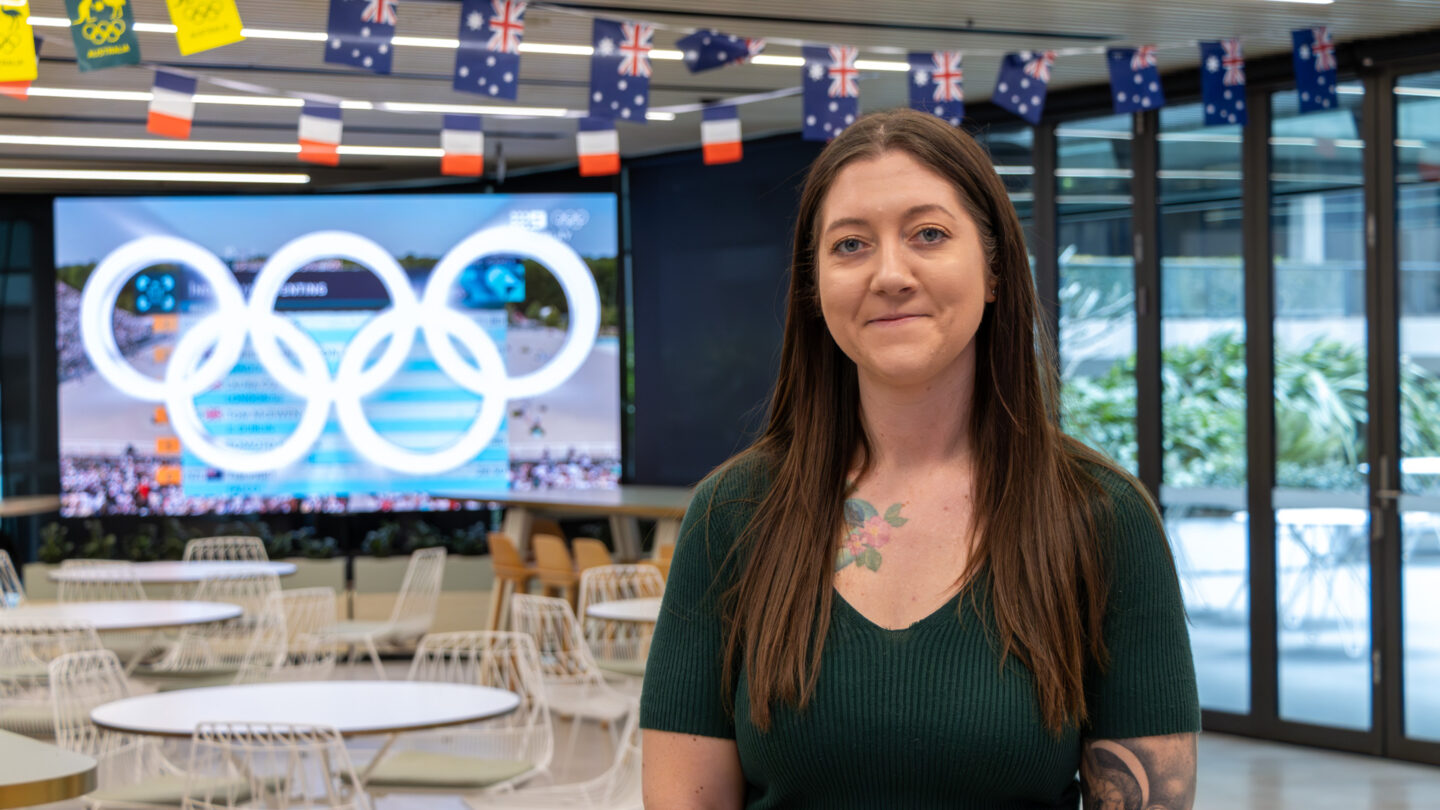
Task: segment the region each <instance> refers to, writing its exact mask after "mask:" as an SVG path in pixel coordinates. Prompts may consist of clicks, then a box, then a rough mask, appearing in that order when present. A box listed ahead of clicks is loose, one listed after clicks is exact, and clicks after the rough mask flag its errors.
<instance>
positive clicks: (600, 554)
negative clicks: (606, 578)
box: [571, 537, 614, 572]
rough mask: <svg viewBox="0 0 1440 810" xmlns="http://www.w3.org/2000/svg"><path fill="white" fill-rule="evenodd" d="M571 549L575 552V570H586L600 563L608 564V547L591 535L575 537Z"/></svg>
mask: <svg viewBox="0 0 1440 810" xmlns="http://www.w3.org/2000/svg"><path fill="white" fill-rule="evenodd" d="M571 550H572V551H573V552H574V553H575V570H577V571H581V572H584V571H588V570H589V569H591V568H597V567H599V566H602V565H610V564H611V563H612V562H614V561H613V560H611V559H610V549H608V548H606V547H605V544H604V543H602V542H600V541H599V540H596V539H595V538H593V537H577V538H575V542H574V544H573V545H572V546H571Z"/></svg>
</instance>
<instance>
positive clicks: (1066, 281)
mask: <svg viewBox="0 0 1440 810" xmlns="http://www.w3.org/2000/svg"><path fill="white" fill-rule="evenodd" d="M1131 126H1132V117H1131V116H1129V115H1108V116H1103V117H1100V118H1090V119H1085V120H1081V121H1072V122H1067V123H1064V124H1061V125H1059V126H1058V127H1057V128H1056V130H1055V136H1056V149H1057V155H1056V170H1055V184H1056V187H1055V192H1056V206H1057V208H1058V212H1057V213H1058V222H1057V225H1058V232H1059V239H1058V243H1057V246H1058V249H1059V264H1060V372H1061V381H1062V383H1063V385H1064V388H1063V392H1062V400H1063V403H1062V405H1063V407H1062V411H1063V424H1064V427H1065V430H1066V432H1068V433H1070V434H1071V435H1072V436H1075V437H1076V438H1078V439H1080V440H1081V441H1083V442H1085V443H1086V444H1088V445H1090V446H1091V447H1094V448H1095V449H1097V450H1100V451H1102V452H1104V453H1106V454H1108V455H1109V456H1110V457H1111V458H1113V459H1115V461H1117V462H1119V464H1120V465H1121V466H1122V467H1124V468H1126V469H1128V470H1129V471H1130V472H1132V473H1133V472H1135V471H1136V445H1135V393H1136V391H1135V260H1134V253H1133V247H1132V242H1131V205H1132V202H1133V201H1132V199H1131V195H1130V182H1131V177H1132V174H1133V172H1132V163H1131V150H1130V145H1131V138H1132V134H1131Z"/></svg>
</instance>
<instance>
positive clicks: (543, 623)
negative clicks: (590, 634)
mask: <svg viewBox="0 0 1440 810" xmlns="http://www.w3.org/2000/svg"><path fill="white" fill-rule="evenodd" d="M510 604H511V613H512V615H513V616H514V617H515V618H514V623H515V629H516V630H517V631H518V632H521V633H524V634H526V635H528V636H530V638H532V639H534V641H535V648H536V650H538V651H539V653H540V671H541V672H542V673H543V674H544V675H545V677H547V678H551V679H561V680H574V679H591V678H602V676H601V674H600V669H599V666H598V665H597V664H596V663H595V659H594V657H593V656H592V655H591V654H590V648H589V647H588V646H587V645H586V644H585V639H584V637H583V636H582V635H581V632H580V623H579V622H577V621H575V611H573V610H571V609H570V603H569V602H567V601H565V600H564V599H560V598H558V597H554V596H535V595H533V594H527V593H517V594H515V595H514V596H513V597H511V599H510Z"/></svg>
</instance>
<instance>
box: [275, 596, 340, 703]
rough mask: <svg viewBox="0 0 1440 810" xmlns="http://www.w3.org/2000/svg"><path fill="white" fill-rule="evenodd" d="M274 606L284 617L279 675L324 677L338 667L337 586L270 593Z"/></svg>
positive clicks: (293, 677) (310, 678) (297, 678)
mask: <svg viewBox="0 0 1440 810" xmlns="http://www.w3.org/2000/svg"><path fill="white" fill-rule="evenodd" d="M270 600H271V603H272V610H273V611H274V612H275V613H276V614H277V615H279V616H280V617H282V618H283V621H284V627H285V657H284V661H283V662H282V664H281V667H282V669H283V670H284V671H283V672H281V673H279V677H282V678H284V679H285V680H324V679H326V678H328V677H329V676H330V673H331V672H333V671H334V669H335V661H336V659H337V657H338V655H339V645H338V644H337V642H336V641H335V638H334V636H333V631H334V629H335V624H336V615H335V607H336V598H335V589H334V588H296V589H295V590H291V591H278V592H276V593H272V594H270Z"/></svg>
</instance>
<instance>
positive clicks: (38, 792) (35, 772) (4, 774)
mask: <svg viewBox="0 0 1440 810" xmlns="http://www.w3.org/2000/svg"><path fill="white" fill-rule="evenodd" d="M94 789H95V760H94V759H92V758H90V757H87V756H85V755H83V754H77V753H75V752H73V751H67V750H65V749H63V748H59V747H56V746H54V745H50V744H49V743H43V742H40V741H38V740H32V739H30V738H29V737H22V736H20V735H19V734H13V733H11V732H9V731H0V807H33V806H34V805H37V804H49V803H50V802H59V801H64V800H65V799H72V798H74V797H76V796H79V795H81V794H83V793H89V792H90V791H92V790H94Z"/></svg>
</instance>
